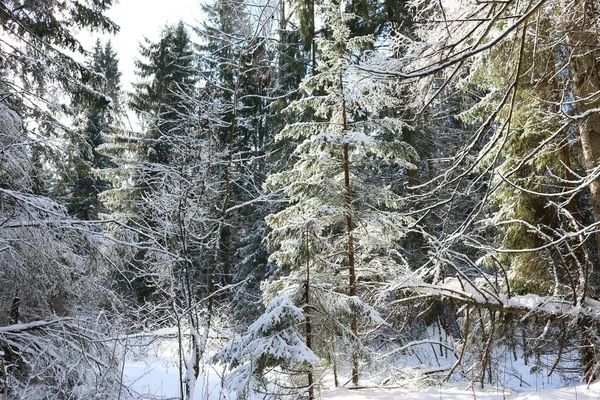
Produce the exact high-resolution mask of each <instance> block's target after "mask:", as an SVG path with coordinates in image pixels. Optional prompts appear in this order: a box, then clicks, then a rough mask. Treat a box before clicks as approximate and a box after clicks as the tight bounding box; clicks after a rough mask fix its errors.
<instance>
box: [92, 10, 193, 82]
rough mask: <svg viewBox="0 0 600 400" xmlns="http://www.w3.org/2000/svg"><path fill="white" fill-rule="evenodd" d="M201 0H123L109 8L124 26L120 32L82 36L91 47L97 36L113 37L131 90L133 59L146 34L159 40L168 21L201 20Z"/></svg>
mask: <svg viewBox="0 0 600 400" xmlns="http://www.w3.org/2000/svg"><path fill="white" fill-rule="evenodd" d="M199 4H200V3H199V2H198V1H197V0H168V1H167V0H119V2H118V3H117V4H115V5H114V6H113V7H112V8H111V9H110V10H109V11H108V12H107V16H108V17H109V18H111V19H112V20H113V21H114V22H115V23H116V24H117V25H119V26H120V27H121V29H120V31H119V33H118V34H117V35H115V36H112V35H103V36H97V35H96V36H89V37H85V38H82V40H84V42H85V43H86V47H87V49H88V50H91V48H92V46H93V45H94V42H95V41H96V38H97V37H100V38H101V39H102V41H105V40H107V39H110V40H111V41H112V44H113V47H114V49H115V50H116V52H117V56H118V58H119V65H120V69H121V71H122V73H123V76H122V77H121V83H122V85H123V88H124V89H125V90H130V89H131V86H130V85H131V83H132V82H134V81H135V76H134V74H133V71H134V70H135V68H134V65H133V63H134V60H135V58H136V57H138V44H139V43H140V42H141V41H142V40H143V38H144V36H145V37H147V38H148V39H150V40H152V41H156V40H157V39H158V36H159V34H160V32H161V28H163V27H164V26H165V25H166V24H175V23H177V22H178V21H179V20H180V19H181V20H183V21H184V22H185V23H188V24H191V23H193V22H195V21H197V20H199V19H200V17H199V15H200V5H199ZM85 34H86V35H89V33H87V32H86V33H85Z"/></svg>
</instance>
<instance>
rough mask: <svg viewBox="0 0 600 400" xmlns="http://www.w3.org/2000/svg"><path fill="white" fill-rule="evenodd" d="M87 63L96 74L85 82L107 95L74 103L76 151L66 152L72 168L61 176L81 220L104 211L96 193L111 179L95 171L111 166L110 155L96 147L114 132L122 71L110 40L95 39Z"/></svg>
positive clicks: (96, 216) (73, 207) (90, 218)
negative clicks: (75, 112)
mask: <svg viewBox="0 0 600 400" xmlns="http://www.w3.org/2000/svg"><path fill="white" fill-rule="evenodd" d="M88 65H89V68H90V69H92V70H93V71H94V72H95V73H96V74H98V75H97V76H94V77H93V79H92V80H91V81H90V82H89V83H88V85H89V86H91V87H92V88H93V89H94V90H97V91H98V92H101V93H104V94H105V95H106V96H107V98H106V99H105V100H104V101H100V102H99V101H98V100H95V101H94V100H89V101H86V102H80V104H76V105H74V108H75V109H77V110H78V112H77V114H78V115H79V121H80V122H79V123H78V124H77V125H78V129H79V130H80V131H81V133H80V138H79V145H78V146H77V149H78V151H77V152H73V154H69V155H68V157H69V163H70V164H71V165H72V167H71V168H69V171H67V172H66V174H65V176H63V177H62V183H61V186H65V189H64V190H65V192H66V193H65V194H64V196H65V197H66V198H67V199H66V200H67V202H68V203H69V206H68V210H69V213H70V214H71V215H75V216H76V217H77V218H80V219H83V220H98V218H99V217H98V216H99V214H102V213H106V210H105V209H104V206H103V205H102V203H101V202H100V200H99V199H98V194H99V193H100V192H103V191H106V190H108V189H109V188H110V182H109V181H107V180H106V179H103V178H102V177H101V176H99V173H97V172H95V171H97V170H101V169H104V168H107V167H110V166H111V161H110V159H109V157H107V156H106V155H103V154H100V153H99V152H98V147H99V146H101V145H102V144H103V143H104V142H105V140H106V137H107V136H108V135H110V134H111V132H112V131H113V129H114V128H113V126H114V125H115V124H116V123H117V120H118V119H119V112H120V104H119V94H120V76H121V73H120V71H119V60H118V59H117V57H116V53H115V51H114V50H113V48H112V45H111V42H110V40H109V41H107V42H106V43H105V44H104V45H102V43H101V42H100V40H99V39H98V40H97V41H96V44H95V46H94V49H93V52H92V54H91V59H90V60H89V61H88ZM109 99H110V101H108V100H109ZM100 175H101V173H100Z"/></svg>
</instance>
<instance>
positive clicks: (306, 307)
mask: <svg viewBox="0 0 600 400" xmlns="http://www.w3.org/2000/svg"><path fill="white" fill-rule="evenodd" d="M304 298H305V304H304V318H305V321H306V322H305V323H306V325H305V326H306V347H308V349H309V350H312V325H311V322H310V251H309V246H308V229H307V230H306V288H305V291H304ZM306 377H307V380H308V400H314V398H315V389H314V387H313V385H314V381H313V374H312V368H311V367H310V366H309V367H308V372H307V374H306Z"/></svg>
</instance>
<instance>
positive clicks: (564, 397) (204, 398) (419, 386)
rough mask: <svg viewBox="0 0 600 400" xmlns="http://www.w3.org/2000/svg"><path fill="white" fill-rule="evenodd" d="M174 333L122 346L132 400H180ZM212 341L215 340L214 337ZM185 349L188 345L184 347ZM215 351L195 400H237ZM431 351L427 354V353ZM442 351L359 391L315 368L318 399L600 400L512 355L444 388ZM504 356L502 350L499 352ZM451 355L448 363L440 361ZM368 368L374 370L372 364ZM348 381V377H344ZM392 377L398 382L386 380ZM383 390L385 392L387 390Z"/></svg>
mask: <svg viewBox="0 0 600 400" xmlns="http://www.w3.org/2000/svg"><path fill="white" fill-rule="evenodd" d="M176 332H177V331H176V329H174V328H173V329H164V330H161V331H156V332H152V333H150V334H149V333H146V334H143V335H132V336H129V337H127V338H125V340H124V341H123V343H124V345H125V346H126V348H127V350H126V352H125V354H126V355H125V360H124V365H123V367H124V383H125V386H126V387H127V388H128V389H127V392H128V394H130V395H132V396H133V397H134V398H135V399H147V400H155V399H179V398H181V397H180V394H179V393H180V382H179V373H180V371H179V356H180V355H179V352H178V341H177V338H176ZM213 336H214V335H213ZM185 344H186V343H185V342H184V345H185ZM210 344H211V345H212V346H213V347H209V349H208V352H207V354H206V355H205V357H204V359H203V364H202V371H201V374H200V377H199V379H198V381H197V386H196V391H195V396H194V400H217V399H220V400H234V399H236V400H237V399H238V398H239V397H238V395H237V393H235V392H233V391H231V390H228V389H227V388H226V385H225V381H224V379H223V377H224V376H225V372H226V371H225V369H224V367H223V366H222V365H218V364H214V363H213V361H212V356H213V355H214V354H215V353H216V351H217V349H218V348H219V347H220V346H221V345H222V344H223V340H222V339H221V338H216V337H213V339H211V340H210ZM425 349H427V350H428V351H426V350H425ZM433 349H435V350H438V348H435V347H432V346H430V345H425V344H424V345H423V349H421V350H420V351H415V352H413V353H412V355H411V354H409V353H406V354H404V358H402V357H400V356H399V357H398V363H396V364H395V366H394V367H389V365H388V367H387V369H386V370H385V371H377V372H373V373H371V374H369V373H366V372H365V374H364V377H363V379H362V380H361V386H360V388H350V387H349V386H350V384H347V386H346V387H340V388H335V387H334V385H333V371H332V369H331V368H325V367H323V368H317V369H316V370H315V372H317V375H318V376H319V390H318V394H319V396H320V398H323V399H356V400H363V399H364V400H367V399H369V400H391V399H401V400H427V399H432V400H433V399H449V400H466V399H474V398H475V399H485V400H491V399H494V400H495V399H509V400H530V399H531V400H533V399H540V400H541V399H548V400H553V399H558V400H591V399H595V400H600V384H593V385H590V386H589V387H588V386H586V385H584V384H580V383H577V382H574V380H573V379H572V378H571V377H568V376H567V377H565V376H564V375H559V374H553V375H551V376H547V375H548V371H547V370H545V369H539V368H535V367H534V364H533V363H531V362H530V363H529V364H528V365H525V364H524V363H523V362H522V361H521V360H522V357H517V358H518V360H519V361H514V355H513V354H512V353H510V352H507V353H506V357H505V358H502V357H499V358H498V359H499V360H500V361H499V362H498V363H497V364H496V365H495V366H494V379H495V383H494V384H485V385H484V387H483V388H481V386H480V383H479V382H477V383H475V384H471V382H468V381H461V382H453V383H448V384H442V385H440V384H439V382H436V379H434V377H433V376H432V371H433V372H435V368H431V367H426V366H425V364H424V363H425V362H427V363H432V364H431V365H436V363H438V362H439V363H440V364H439V366H440V368H439V371H440V373H439V375H437V376H436V378H439V377H440V376H443V373H445V372H447V368H448V367H449V366H451V364H452V363H453V362H454V357H453V356H452V352H448V353H439V354H437V355H435V356H434V351H433ZM499 351H500V350H499ZM441 354H448V357H445V358H444V357H440V355H441ZM370 368H373V369H376V365H375V364H373V365H371V366H370ZM338 372H339V373H340V383H341V384H345V383H346V382H347V381H348V380H349V379H346V378H348V377H349V371H345V370H344V369H343V368H342V369H340V371H338ZM346 375H348V376H346ZM391 375H394V376H395V380H394V382H392V381H390V380H389V379H388V377H389V376H391ZM384 386H385V387H384ZM247 398H248V399H249V400H255V399H274V398H292V397H276V396H269V395H265V394H264V393H248V397H247Z"/></svg>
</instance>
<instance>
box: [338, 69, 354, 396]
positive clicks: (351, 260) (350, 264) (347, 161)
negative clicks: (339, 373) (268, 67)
mask: <svg viewBox="0 0 600 400" xmlns="http://www.w3.org/2000/svg"><path fill="white" fill-rule="evenodd" d="M340 90H341V93H342V119H343V126H344V131H348V117H347V115H346V101H345V99H344V81H343V77H342V75H341V74H340ZM349 147H350V146H349V145H348V143H344V186H345V189H346V193H345V203H346V234H347V235H348V276H349V282H348V288H349V290H348V294H349V295H350V296H356V271H355V269H354V233H353V231H352V229H353V227H352V191H351V188H350V154H349ZM350 329H351V331H352V334H353V335H354V337H355V338H356V340H357V341H358V324H357V321H356V314H353V315H352V321H351V322H350ZM352 383H353V384H355V385H357V384H358V354H357V350H354V351H353V352H352Z"/></svg>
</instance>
